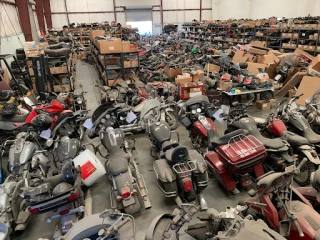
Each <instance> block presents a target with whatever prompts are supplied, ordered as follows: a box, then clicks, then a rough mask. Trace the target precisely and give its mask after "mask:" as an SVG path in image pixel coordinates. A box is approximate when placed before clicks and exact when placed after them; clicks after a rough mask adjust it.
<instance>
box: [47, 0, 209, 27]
mask: <svg viewBox="0 0 320 240" xmlns="http://www.w3.org/2000/svg"><path fill="white" fill-rule="evenodd" d="M114 2H115V5H116V7H117V8H116V14H114V12H113V11H114V4H113V3H114ZM161 2H162V6H163V24H167V23H174V24H182V23H184V22H187V21H192V20H193V19H200V6H201V2H202V9H203V10H202V11H201V15H202V19H208V20H210V19H212V10H211V7H212V0H139V1H137V0H51V1H50V4H51V11H52V21H53V27H54V28H62V26H63V25H67V23H68V18H69V23H86V22H88V23H90V22H102V21H109V22H110V21H114V20H115V15H116V18H117V22H120V23H121V24H125V23H126V14H125V12H124V8H123V7H127V8H129V7H130V8H143V7H152V9H153V11H152V22H153V27H154V30H155V29H156V28H157V27H159V26H160V25H161V19H162V17H161V7H160V5H161ZM90 12H91V13H90ZM156 32H157V31H156Z"/></svg>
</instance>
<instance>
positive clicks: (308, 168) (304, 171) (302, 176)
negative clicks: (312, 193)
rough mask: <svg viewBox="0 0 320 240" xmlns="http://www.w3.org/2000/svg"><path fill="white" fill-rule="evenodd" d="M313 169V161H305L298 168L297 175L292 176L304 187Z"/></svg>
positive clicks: (307, 183)
mask: <svg viewBox="0 0 320 240" xmlns="http://www.w3.org/2000/svg"><path fill="white" fill-rule="evenodd" d="M314 171H315V165H314V163H312V162H310V161H307V162H306V163H305V164H304V165H303V166H302V167H301V169H300V173H299V174H298V176H295V177H294V180H295V181H296V183H298V184H299V185H300V186H302V187H304V186H307V185H309V184H310V178H311V173H312V172H314Z"/></svg>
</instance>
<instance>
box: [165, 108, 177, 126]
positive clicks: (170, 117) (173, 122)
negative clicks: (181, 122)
mask: <svg viewBox="0 0 320 240" xmlns="http://www.w3.org/2000/svg"><path fill="white" fill-rule="evenodd" d="M166 122H167V123H168V124H169V126H170V129H171V130H175V129H176V128H177V127H178V117H177V115H176V114H175V113H173V112H168V113H166Z"/></svg>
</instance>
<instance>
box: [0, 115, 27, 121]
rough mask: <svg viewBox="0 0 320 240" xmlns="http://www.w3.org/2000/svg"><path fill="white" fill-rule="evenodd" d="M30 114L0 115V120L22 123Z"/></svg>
mask: <svg viewBox="0 0 320 240" xmlns="http://www.w3.org/2000/svg"><path fill="white" fill-rule="evenodd" d="M28 116H29V114H23V115H18V114H15V115H13V116H10V117H3V116H0V121H4V122H17V123H20V122H24V121H25V120H26V119H27V117H28Z"/></svg>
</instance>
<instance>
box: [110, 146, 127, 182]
mask: <svg viewBox="0 0 320 240" xmlns="http://www.w3.org/2000/svg"><path fill="white" fill-rule="evenodd" d="M109 158H110V163H109V165H108V167H109V170H110V172H111V173H112V175H113V176H116V175H119V174H120V173H124V172H126V171H128V167H129V156H128V155H127V154H126V153H125V152H123V151H119V152H117V153H115V154H112V155H110V156H109Z"/></svg>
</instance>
